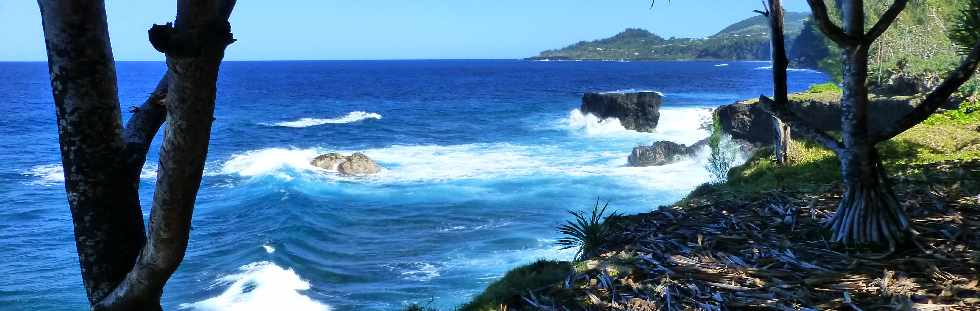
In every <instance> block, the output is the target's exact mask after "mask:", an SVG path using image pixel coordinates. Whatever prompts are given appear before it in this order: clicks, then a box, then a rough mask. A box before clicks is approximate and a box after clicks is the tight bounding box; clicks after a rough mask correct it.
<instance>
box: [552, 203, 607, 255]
mask: <svg viewBox="0 0 980 311" xmlns="http://www.w3.org/2000/svg"><path fill="white" fill-rule="evenodd" d="M607 207H609V202H606V203H605V204H600V203H599V201H596V203H595V207H593V208H592V214H591V215H586V211H569V212H568V213H569V214H572V216H574V217H575V219H574V220H569V221H567V222H566V223H565V224H563V225H561V226H558V232H560V233H561V234H563V235H564V237H562V238H561V239H558V245H560V246H561V247H562V249H569V248H576V247H577V248H578V252H576V253H575V257H576V258H578V259H580V260H586V259H589V258H593V257H595V256H598V255H599V254H600V252H601V251H602V250H603V248H605V246H606V244H608V243H609V234H610V230H609V224H608V223H607V222H606V220H607V219H608V217H614V216H617V215H618V214H617V213H611V214H609V215H608V216H606V217H603V216H604V215H605V214H606V208H607Z"/></svg>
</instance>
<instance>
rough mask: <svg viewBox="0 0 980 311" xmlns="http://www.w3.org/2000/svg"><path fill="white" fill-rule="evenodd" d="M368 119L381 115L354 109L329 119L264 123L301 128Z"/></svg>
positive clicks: (378, 117) (379, 118) (303, 119)
mask: <svg viewBox="0 0 980 311" xmlns="http://www.w3.org/2000/svg"><path fill="white" fill-rule="evenodd" d="M369 119H375V120H381V115H380V114H377V113H374V112H364V111H354V112H350V113H348V114H347V115H345V116H342V117H337V118H329V119H318V118H302V119H299V120H293V121H285V122H278V123H272V124H265V125H268V126H279V127H292V128H303V127H311V126H318V125H324V124H347V123H354V122H359V121H364V120H369Z"/></svg>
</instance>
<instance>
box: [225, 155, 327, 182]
mask: <svg viewBox="0 0 980 311" xmlns="http://www.w3.org/2000/svg"><path fill="white" fill-rule="evenodd" d="M319 154H320V153H319V152H318V151H317V150H315V149H289V148H268V149H261V150H254V151H248V152H244V153H239V154H235V155H233V156H232V157H231V159H229V160H228V161H225V163H224V164H222V165H221V170H220V171H219V173H220V174H228V175H239V176H243V177H254V176H262V175H270V174H273V175H275V176H277V177H280V178H283V179H286V180H289V179H292V176H290V175H289V174H286V173H285V172H283V170H284V169H293V170H299V171H313V170H316V169H317V168H316V167H315V166H313V165H310V161H312V160H313V158H314V157H316V156H317V155H319Z"/></svg>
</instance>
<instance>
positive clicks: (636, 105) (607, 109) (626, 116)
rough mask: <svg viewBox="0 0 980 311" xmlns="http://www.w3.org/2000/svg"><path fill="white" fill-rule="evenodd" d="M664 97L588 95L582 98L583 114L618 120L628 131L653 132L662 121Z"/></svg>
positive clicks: (612, 93)
mask: <svg viewBox="0 0 980 311" xmlns="http://www.w3.org/2000/svg"><path fill="white" fill-rule="evenodd" d="M661 104H663V96H662V95H660V93H657V92H651V91H643V92H604V93H586V94H585V96H583V97H582V107H581V108H580V109H579V110H581V111H582V113H583V114H584V113H591V114H593V115H595V116H596V117H599V118H601V119H607V118H617V119H619V122H620V123H621V124H623V127H624V128H626V129H628V130H634V131H638V132H652V131H653V129H655V128H657V122H659V121H660V105H661Z"/></svg>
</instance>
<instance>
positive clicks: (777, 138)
mask: <svg viewBox="0 0 980 311" xmlns="http://www.w3.org/2000/svg"><path fill="white" fill-rule="evenodd" d="M761 13H762V14H763V15H764V16H766V17H767V18H768V19H769V45H770V51H771V53H772V54H771V57H770V58H771V59H772V91H773V94H772V95H773V100H774V102H775V104H776V105H779V106H780V107H786V106H787V105H788V104H789V94H788V93H789V86H788V84H787V83H788V82H787V75H786V70H787V68H789V60H788V59H787V58H786V41H785V40H786V39H785V35H784V33H783V28H784V25H783V5H782V1H780V0H769V7H768V8H766V12H761ZM772 120H773V153H774V154H775V155H776V161H777V162H779V164H782V165H786V164H789V159H788V156H787V155H788V153H789V142H790V139H791V137H790V133H789V125H788V124H786V123H784V122H783V121H782V120H780V119H779V118H778V117H777V116H776V115H775V114H773V115H772Z"/></svg>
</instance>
